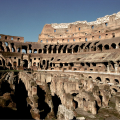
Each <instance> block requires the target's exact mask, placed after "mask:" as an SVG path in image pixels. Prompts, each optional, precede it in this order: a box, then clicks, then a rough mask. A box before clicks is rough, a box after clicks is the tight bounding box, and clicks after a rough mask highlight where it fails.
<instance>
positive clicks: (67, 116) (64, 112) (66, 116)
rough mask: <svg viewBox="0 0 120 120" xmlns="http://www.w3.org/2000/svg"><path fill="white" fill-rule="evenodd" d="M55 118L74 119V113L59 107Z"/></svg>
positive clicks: (61, 106)
mask: <svg viewBox="0 0 120 120" xmlns="http://www.w3.org/2000/svg"><path fill="white" fill-rule="evenodd" d="M61 115H63V118H61ZM57 116H58V120H61V119H64V120H70V119H73V118H74V112H73V111H72V110H69V109H67V108H66V107H65V106H64V105H59V107H58V113H57Z"/></svg>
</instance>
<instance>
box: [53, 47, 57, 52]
mask: <svg viewBox="0 0 120 120" xmlns="http://www.w3.org/2000/svg"><path fill="white" fill-rule="evenodd" d="M56 50H57V49H56V45H55V46H54V48H53V53H56Z"/></svg>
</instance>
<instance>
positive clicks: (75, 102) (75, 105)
mask: <svg viewBox="0 0 120 120" xmlns="http://www.w3.org/2000/svg"><path fill="white" fill-rule="evenodd" d="M73 107H74V109H76V108H78V102H77V101H75V100H74V99H73Z"/></svg>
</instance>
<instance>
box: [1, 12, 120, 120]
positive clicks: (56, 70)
mask: <svg viewBox="0 0 120 120" xmlns="http://www.w3.org/2000/svg"><path fill="white" fill-rule="evenodd" d="M119 53H120V12H118V13H114V14H112V15H106V16H104V17H102V18H98V19H97V20H96V21H92V22H87V21H76V22H72V23H60V24H57V23H53V24H45V25H44V27H43V30H42V32H41V34H39V36H38V42H24V37H18V36H10V35H4V34H0V83H1V84H0V109H1V111H2V112H1V117H0V118H1V119H3V118H6V119H7V118H11V119H13V118H16V119H18V117H19V118H21V119H22V118H24V119H36V120H40V119H49V120H50V119H51V120H54V119H58V120H62V119H63V120H70V119H71V120H72V119H80V120H85V119H87V120H99V119H104V120H110V119H114V120H120V54H119ZM4 112H6V116H4V115H3V113H4ZM9 113H10V114H11V115H10V116H9V115H8V114H9ZM15 115H16V116H15ZM13 116H14V117H13Z"/></svg>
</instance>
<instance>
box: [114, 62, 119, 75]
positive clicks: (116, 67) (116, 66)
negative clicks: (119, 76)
mask: <svg viewBox="0 0 120 120" xmlns="http://www.w3.org/2000/svg"><path fill="white" fill-rule="evenodd" d="M114 66H115V73H118V64H117V63H115V64H114Z"/></svg>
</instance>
